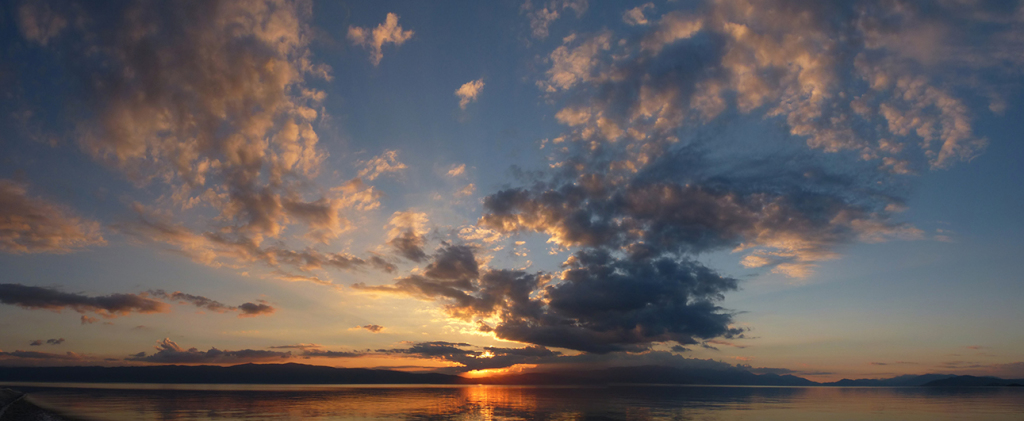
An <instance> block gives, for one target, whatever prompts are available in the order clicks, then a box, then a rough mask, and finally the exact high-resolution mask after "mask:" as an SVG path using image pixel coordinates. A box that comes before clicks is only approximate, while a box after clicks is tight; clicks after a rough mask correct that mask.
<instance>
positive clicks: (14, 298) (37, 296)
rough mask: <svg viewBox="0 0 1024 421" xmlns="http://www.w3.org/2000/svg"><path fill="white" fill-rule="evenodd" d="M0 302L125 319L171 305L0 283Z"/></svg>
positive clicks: (123, 296)
mask: <svg viewBox="0 0 1024 421" xmlns="http://www.w3.org/2000/svg"><path fill="white" fill-rule="evenodd" d="M0 303H4V304H9V305H16V306H19V307H22V308H27V309H46V310H53V311H61V310H64V309H66V308H70V309H72V310H74V311H77V312H79V313H85V312H92V313H96V314H98V315H100V316H102V317H107V318H111V317H118V316H126V315H128V314H131V313H139V314H151V313H166V312H167V311H169V310H170V306H168V305H167V304H166V303H163V302H160V301H157V300H154V299H151V298H148V297H145V296H144V295H136V294H110V295H100V296H94V297H90V296H86V295H82V294H75V293H67V292H62V291H59V290H57V289H54V288H45V287H34V286H26V285H21V284H0ZM94 321H95V319H93V318H88V317H86V316H84V315H83V319H82V322H83V324H84V323H92V322H94Z"/></svg>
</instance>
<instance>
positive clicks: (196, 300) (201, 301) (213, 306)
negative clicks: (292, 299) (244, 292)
mask: <svg viewBox="0 0 1024 421" xmlns="http://www.w3.org/2000/svg"><path fill="white" fill-rule="evenodd" d="M149 293H150V294H152V295H153V296H155V297H160V298H165V299H169V300H178V301H180V302H182V303H189V304H192V305H194V306H196V307H199V308H205V309H207V310H210V311H214V312H217V313H224V312H228V311H237V312H238V313H239V314H238V317H254V316H260V315H264V314H273V313H274V311H276V310H275V309H274V307H271V306H270V305H268V304H266V302H265V301H262V300H261V301H260V302H259V303H244V304H241V305H239V306H237V307H236V306H228V305H226V304H224V303H221V302H219V301H216V300H213V299H210V298H206V297H203V296H200V295H192V294H185V293H183V292H181V291H175V292H173V293H170V294H168V293H167V292H165V291H164V290H161V289H158V290H152V291H149Z"/></svg>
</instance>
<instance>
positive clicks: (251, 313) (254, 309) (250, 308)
mask: <svg viewBox="0 0 1024 421" xmlns="http://www.w3.org/2000/svg"><path fill="white" fill-rule="evenodd" d="M238 310H239V311H241V314H239V315H238V317H255V316H260V315H264V314H273V313H274V312H275V311H276V309H274V308H273V307H271V306H269V305H267V304H266V303H265V302H262V301H261V302H259V303H242V304H241V305H239V306H238Z"/></svg>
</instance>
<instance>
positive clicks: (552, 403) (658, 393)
mask: <svg viewBox="0 0 1024 421" xmlns="http://www.w3.org/2000/svg"><path fill="white" fill-rule="evenodd" d="M10 386H11V387H14V388H16V389H20V390H22V391H26V392H29V395H28V396H29V398H30V400H31V401H32V402H34V403H36V404H38V405H40V406H43V407H46V408H50V409H55V410H58V411H60V412H63V413H66V414H71V415H75V416H78V417H81V418H85V419H94V420H111V421H114V420H124V421H128V420H132V421H135V420H143V421H146V420H229V419H240V420H286V419H306V420H522V419H529V420H533V419H540V420H604V419H635V420H906V421H911V420H1024V390H1022V389H1021V388H976V389H958V390H957V389H949V390H939V389H926V388H830V387H706V386H611V387H592V388H591V387H505V386H462V387H449V386H377V387H372V386H371V387H367V386H293V385H265V386H264V385H258V386H251V385H143V384H128V385H125V384H120V385H101V384H90V385H61V386H60V387H38V384H37V385H36V386H30V385H29V384H12V385H10Z"/></svg>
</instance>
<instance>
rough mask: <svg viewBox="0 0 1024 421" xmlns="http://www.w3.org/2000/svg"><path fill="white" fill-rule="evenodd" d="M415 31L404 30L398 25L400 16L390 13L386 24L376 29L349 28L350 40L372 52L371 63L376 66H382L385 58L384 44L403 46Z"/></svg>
mask: <svg viewBox="0 0 1024 421" xmlns="http://www.w3.org/2000/svg"><path fill="white" fill-rule="evenodd" d="M412 36H413V31H412V30H411V29H410V30H404V29H402V26H401V25H399V24H398V15H396V14H394V13H388V15H387V16H386V17H385V18H384V23H381V24H379V25H377V27H376V28H373V29H370V28H363V27H359V26H349V27H348V39H349V41H351V42H352V44H355V45H360V46H363V47H366V48H368V49H369V50H370V63H373V65H374V66H376V65H378V64H380V61H381V59H383V58H384V51H383V47H384V44H394V45H395V46H396V47H397V46H399V45H402V44H403V43H405V42H406V41H408V40H409V38H412Z"/></svg>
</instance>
